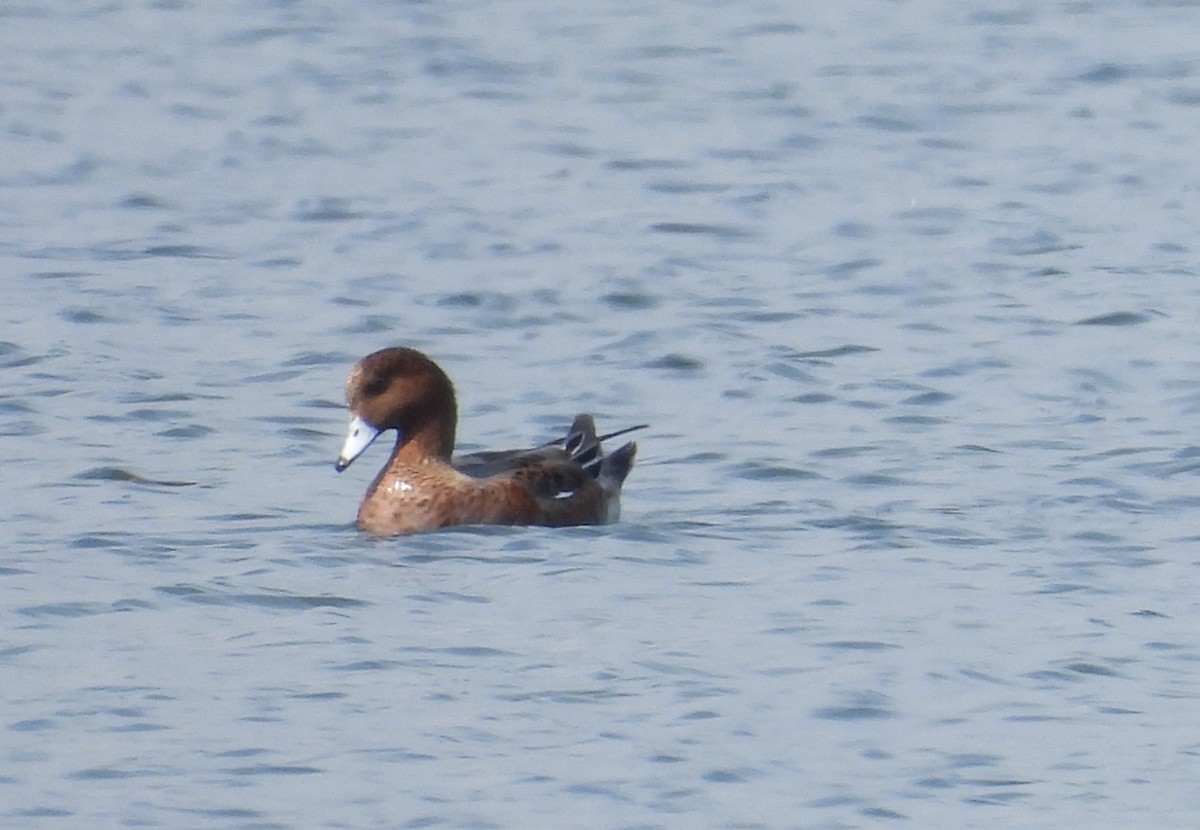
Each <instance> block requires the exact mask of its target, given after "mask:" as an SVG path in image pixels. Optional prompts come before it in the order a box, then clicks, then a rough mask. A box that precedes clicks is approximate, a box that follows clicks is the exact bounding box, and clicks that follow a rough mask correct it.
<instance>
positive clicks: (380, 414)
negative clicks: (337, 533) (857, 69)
mask: <svg viewBox="0 0 1200 830" xmlns="http://www.w3.org/2000/svg"><path fill="white" fill-rule="evenodd" d="M346 403H347V405H348V406H349V408H350V431H349V434H348V435H347V436H346V443H345V444H344V445H343V447H342V453H341V455H340V456H339V457H338V460H337V470H338V472H341V471H342V470H344V469H346V468H347V467H349V466H350V463H351V462H352V461H354V459H356V458H358V456H359V455H361V454H362V452H363V451H364V450H365V449H366V448H367V447H368V446H370V444H371V442H372V441H374V440H375V438H376V437H378V436H379V434H380V433H382V432H385V431H387V430H389V429H394V430H396V446H395V449H393V450H392V456H391V458H390V459H388V462H387V464H385V465H384V467H383V469H382V470H381V471H380V472H379V475H377V476H376V477H375V481H373V482H372V483H371V486H370V487H369V488H368V489H367V493H366V495H365V496H364V497H363V500H362V504H361V505H360V506H359V508H358V527H359V528H360V529H362V530H366V531H369V532H371V533H378V534H382V535H389V536H392V535H398V534H402V533H419V532H421V531H426V530H435V529H437V528H441V527H448V526H451V525H467V524H501V525H549V526H553V527H562V526H566V525H587V524H604V523H606V522H614V521H616V520H617V518H618V516H619V515H620V496H621V485H622V483H623V482H624V481H625V477H626V476H627V475H629V470H630V468H631V467H632V466H633V457H634V454H635V453H636V452H637V445H636V444H634V443H633V442H632V441H631V442H629V443H627V444H625V445H624V446H622V447H621V448H620V449H617V450H616V451H614V452H612V453H610V454H608V455H604V453H603V452H602V450H601V448H600V441H602V440H604V439H606V438H612V437H615V436H617V435H622V434H624V433H626V432H631V431H632V430H635V429H641V428H642V427H644V426H645V424H642V425H639V426H636V427H630V428H629V429H623V430H621V431H620V432H614V433H612V434H610V435H605V436H602V437H600V438H597V437H596V427H595V424H594V422H593V421H592V417H591V416H590V415H579V416H577V417H576V418H575V421H574V423H573V424H571V428H570V430H569V431H568V432H567V434H566V436H564V437H563V438H561V439H559V440H556V441H551V442H549V443H547V444H544V445H543V446H540V447H536V448H534V449H529V450H510V451H503V452H480V453H473V454H470V455H462V456H458V457H455V458H451V454H452V453H453V451H454V433H455V427H456V425H457V422H458V407H457V404H456V402H455V398H454V386H453V385H452V384H451V383H450V378H448V377H447V376H446V373H445V372H443V371H442V370H441V368H440V367H439V366H438V365H437V364H436V363H434V362H433V361H432V360H430V359H429V358H428V357H426V356H425V355H424V354H422V353H421V352H418V351H416V350H415V349H406V348H390V349H382V350H380V351H378V352H375V353H374V354H370V355H367V356H366V357H364V358H363V359H362V360H360V361H359V362H358V363H357V364H355V366H354V368H353V369H352V370H351V371H350V377H349V378H348V379H347V380H346Z"/></svg>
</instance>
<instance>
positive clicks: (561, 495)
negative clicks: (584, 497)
mask: <svg viewBox="0 0 1200 830" xmlns="http://www.w3.org/2000/svg"><path fill="white" fill-rule="evenodd" d="M573 495H575V491H574V490H560V491H559V492H557V493H555V494H554V499H555V501H557V500H559V499H569V498H571V496H573Z"/></svg>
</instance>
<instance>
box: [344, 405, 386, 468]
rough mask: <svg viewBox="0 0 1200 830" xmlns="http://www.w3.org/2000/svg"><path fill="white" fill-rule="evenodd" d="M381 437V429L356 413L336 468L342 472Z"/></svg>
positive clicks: (351, 421)
mask: <svg viewBox="0 0 1200 830" xmlns="http://www.w3.org/2000/svg"><path fill="white" fill-rule="evenodd" d="M378 437H379V429H378V428H377V427H375V426H372V425H371V424H368V423H367V422H366V421H364V420H363V419H362V416H360V415H355V416H354V417H353V418H351V419H350V431H349V432H347V433H346V443H344V444H342V454H341V455H339V456H338V460H337V465H336V466H335V469H336V470H337V471H338V472H339V473H340V472H341V471H342V470H344V469H346V468H347V467H349V466H350V463H351V462H352V461H354V459H356V458H358V457H359V456H360V455H362V453H363V450H365V449H366V448H367V447H369V446H371V442H372V441H374V440H375V439H376V438H378Z"/></svg>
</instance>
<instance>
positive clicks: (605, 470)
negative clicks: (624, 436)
mask: <svg viewBox="0 0 1200 830" xmlns="http://www.w3.org/2000/svg"><path fill="white" fill-rule="evenodd" d="M635 455H637V444H635V443H634V442H633V441H630V442H629V443H628V444H625V445H624V446H621V447H619V448H618V449H615V450H613V451H612V452H610V453H609V454H608V455H606V456H604V458H602V459H601V460H600V470H599V473H598V475H597V476H596V478H597V479H599V481H600V486H601V487H603V488H604V489H605V490H606V491H608V492H610V493H619V492H620V491H621V485H622V484H624V483H625V477H626V476H628V475H629V471H630V470H632V469H633V458H634V456H635Z"/></svg>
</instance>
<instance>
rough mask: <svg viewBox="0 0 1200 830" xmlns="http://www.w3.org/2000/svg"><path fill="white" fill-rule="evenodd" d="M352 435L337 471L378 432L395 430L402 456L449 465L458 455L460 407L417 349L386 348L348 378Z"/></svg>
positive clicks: (442, 376) (441, 375) (449, 386)
mask: <svg viewBox="0 0 1200 830" xmlns="http://www.w3.org/2000/svg"><path fill="white" fill-rule="evenodd" d="M346 404H347V405H348V406H349V407H350V418H351V421H350V434H349V436H348V437H347V438H346V444H345V446H344V447H343V448H342V454H341V456H340V457H339V458H338V463H337V469H338V470H339V471H340V470H344V469H346V467H349V466H350V462H351V461H353V460H354V459H355V458H357V457H358V456H359V454H361V453H362V451H363V450H365V449H366V448H367V447H368V446H369V445H370V443H371V442H372V441H373V440H375V437H376V436H377V435H379V433H381V432H384V431H385V430H389V429H394V430H396V431H397V432H398V433H399V437H398V439H397V441H396V445H397V447H399V448H400V451H402V452H410V453H412V454H413V457H414V458H420V457H429V456H435V457H437V458H440V459H443V460H446V461H448V460H449V459H450V453H451V452H453V450H454V431H455V428H456V426H457V424H458V407H457V404H456V403H455V400H454V385H453V384H451V383H450V378H448V377H446V373H445V372H443V371H442V370H441V368H440V367H439V366H438V365H437V364H436V363H434V362H433V361H432V360H430V359H429V358H428V357H426V356H425V355H423V354H421V353H420V352H418V351H417V350H416V349H406V348H398V347H397V348H391V349H381V350H380V351H377V352H375V353H374V354H369V355H367V356H366V357H364V358H363V359H362V360H360V361H358V363H357V364H355V366H354V368H353V369H352V370H351V371H350V377H349V378H347V379H346Z"/></svg>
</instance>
